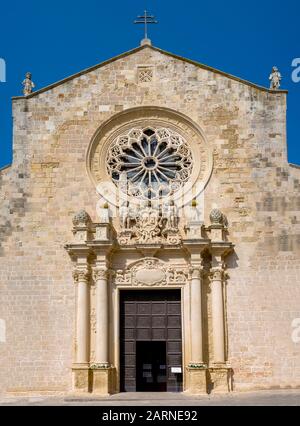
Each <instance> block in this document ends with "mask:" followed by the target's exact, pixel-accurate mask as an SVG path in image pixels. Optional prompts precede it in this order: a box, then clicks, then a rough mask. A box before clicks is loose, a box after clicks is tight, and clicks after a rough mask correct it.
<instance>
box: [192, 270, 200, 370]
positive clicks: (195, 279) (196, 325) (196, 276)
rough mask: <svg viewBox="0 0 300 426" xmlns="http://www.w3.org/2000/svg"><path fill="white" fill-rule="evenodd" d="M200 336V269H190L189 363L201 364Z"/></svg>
mask: <svg viewBox="0 0 300 426" xmlns="http://www.w3.org/2000/svg"><path fill="white" fill-rule="evenodd" d="M202 341H203V335H202V277H201V268H200V267H196V268H193V269H192V282H191V344H192V353H191V363H190V364H202V363H203V344H202Z"/></svg>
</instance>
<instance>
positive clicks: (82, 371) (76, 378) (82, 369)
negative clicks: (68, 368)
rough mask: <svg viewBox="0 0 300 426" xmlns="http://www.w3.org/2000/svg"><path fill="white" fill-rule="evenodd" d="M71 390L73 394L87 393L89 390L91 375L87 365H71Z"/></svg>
mask: <svg viewBox="0 0 300 426" xmlns="http://www.w3.org/2000/svg"><path fill="white" fill-rule="evenodd" d="M72 373H73V390H74V391H75V392H80V393H87V392H90V388H91V375H90V369H89V365H88V364H73V366H72Z"/></svg>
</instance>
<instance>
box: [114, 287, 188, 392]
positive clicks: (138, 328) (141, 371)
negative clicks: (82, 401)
mask: <svg viewBox="0 0 300 426" xmlns="http://www.w3.org/2000/svg"><path fill="white" fill-rule="evenodd" d="M120 296H121V297H120V379H121V383H120V384H121V391H122V392H147V391H148V392H155V391H157V392H163V391H169V392H180V391H182V330H181V293H180V290H128V291H127V290H126V291H125V290H123V291H121V295H120Z"/></svg>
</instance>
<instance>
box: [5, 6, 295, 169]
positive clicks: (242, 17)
mask: <svg viewBox="0 0 300 426" xmlns="http://www.w3.org/2000/svg"><path fill="white" fill-rule="evenodd" d="M145 7H146V8H147V9H148V10H149V11H150V12H153V13H154V14H155V15H156V16H157V18H158V20H159V25H155V26H154V25H153V26H151V28H150V37H151V39H152V42H153V44H154V45H155V46H157V47H160V48H162V49H165V50H168V51H170V52H173V53H175V54H178V55H182V56H185V57H187V58H190V59H194V60H196V61H199V62H201V63H204V64H207V65H210V66H212V67H216V68H218V69H221V70H222V71H225V72H228V73H231V74H234V75H236V76H238V77H241V78H244V79H247V80H250V81H252V82H254V83H257V84H260V85H263V86H268V84H269V82H268V76H269V74H270V71H271V68H272V66H273V65H277V66H278V67H279V69H280V71H281V73H282V74H283V76H284V80H283V84H282V88H283V89H288V90H289V96H288V152H289V161H290V162H292V163H297V164H300V148H299V144H300V120H299V115H300V113H299V109H300V108H299V104H300V83H298V84H295V83H293V81H292V78H291V74H292V67H291V63H292V60H293V59H294V58H300V43H299V27H300V21H299V17H300V2H299V0H287V1H285V2H283V1H278V0H252V1H251V2H244V1H242V0H228V1H224V0H222V1H221V0H214V1H210V2H209V1H202V0H184V1H179V0H123V1H121V0H111V1H103V0H85V1H83V2H81V1H78V0H77V1H75V0H72V1H71V0H52V1H48V0H44V1H40V0H39V1H37V0H26V1H24V0H22V1H21V0H18V1H17V0H11V1H10V2H8V1H6V2H2V4H1V9H0V16H1V25H0V58H4V59H5V61H6V63H7V83H5V84H4V83H0V167H1V166H3V165H6V164H9V163H10V162H11V159H12V153H11V150H12V149H11V145H12V136H11V130H12V122H11V100H10V98H11V97H12V96H16V95H21V93H22V92H21V91H22V87H21V82H22V80H23V78H24V75H25V73H26V71H31V72H32V74H33V80H34V81H35V83H36V85H37V88H41V87H43V86H46V85H48V84H50V83H53V82H55V81H57V80H60V79H62V78H64V77H67V76H69V75H71V74H74V73H76V72H78V71H81V70H82V69H84V68H87V67H89V66H92V65H94V64H97V63H99V62H102V61H103V60H106V59H109V58H111V57H113V56H115V55H118V54H120V53H122V52H124V51H127V50H130V49H132V48H134V47H137V46H138V45H139V42H140V39H141V38H142V26H139V25H133V20H134V19H135V17H136V15H138V14H141V13H142V12H143V10H144V9H145Z"/></svg>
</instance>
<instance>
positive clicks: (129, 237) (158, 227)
mask: <svg viewBox="0 0 300 426" xmlns="http://www.w3.org/2000/svg"><path fill="white" fill-rule="evenodd" d="M120 213H121V221H120V224H121V230H120V232H119V233H118V242H119V244H120V245H122V246H123V245H132V244H157V243H162V244H170V245H178V244H180V243H181V235H180V232H179V228H178V222H179V219H178V214H177V209H176V206H175V205H174V203H173V202H172V201H171V202H170V203H169V204H168V205H167V207H166V208H165V210H164V211H161V210H160V209H158V208H153V207H152V205H151V202H150V201H147V202H146V204H145V202H144V205H142V206H141V209H140V210H139V211H132V210H131V209H130V207H129V206H128V205H127V206H126V207H123V208H122V209H121V212H120Z"/></svg>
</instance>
